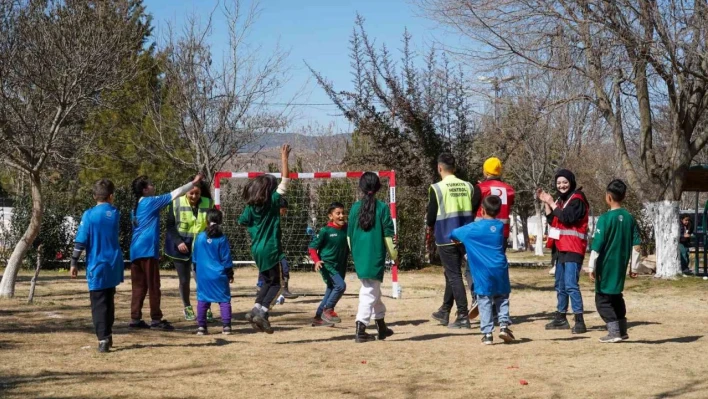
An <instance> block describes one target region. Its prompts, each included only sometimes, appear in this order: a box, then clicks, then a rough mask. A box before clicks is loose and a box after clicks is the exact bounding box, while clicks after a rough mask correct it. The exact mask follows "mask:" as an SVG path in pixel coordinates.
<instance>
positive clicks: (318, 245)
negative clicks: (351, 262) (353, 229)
mask: <svg viewBox="0 0 708 399" xmlns="http://www.w3.org/2000/svg"><path fill="white" fill-rule="evenodd" d="M310 248H312V249H315V250H317V254H318V255H319V257H320V260H321V261H322V263H323V265H324V267H323V268H322V269H320V274H322V279H323V280H324V282H325V283H329V278H328V276H332V275H334V274H339V275H340V276H341V277H342V278H344V276H345V275H346V274H347V260H348V259H349V244H347V226H342V227H341V228H337V227H336V226H334V225H332V224H328V225H327V226H325V227H323V228H321V229H320V231H319V233H317V235H316V236H315V238H314V239H313V240H312V242H310Z"/></svg>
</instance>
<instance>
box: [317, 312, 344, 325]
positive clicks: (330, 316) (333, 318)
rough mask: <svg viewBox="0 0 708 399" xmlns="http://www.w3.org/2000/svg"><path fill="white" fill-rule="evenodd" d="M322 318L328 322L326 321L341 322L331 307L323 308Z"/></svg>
mask: <svg viewBox="0 0 708 399" xmlns="http://www.w3.org/2000/svg"><path fill="white" fill-rule="evenodd" d="M322 320H324V321H326V322H328V323H333V324H334V323H341V322H342V319H340V318H339V317H337V314H336V313H334V310H332V309H325V310H324V313H322Z"/></svg>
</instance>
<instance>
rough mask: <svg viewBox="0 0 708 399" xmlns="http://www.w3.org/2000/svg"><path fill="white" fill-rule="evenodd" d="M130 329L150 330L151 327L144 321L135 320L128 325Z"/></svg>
mask: <svg viewBox="0 0 708 399" xmlns="http://www.w3.org/2000/svg"><path fill="white" fill-rule="evenodd" d="M128 327H130V328H150V325H149V324H148V323H146V322H145V321H143V320H133V321H131V322H130V324H128Z"/></svg>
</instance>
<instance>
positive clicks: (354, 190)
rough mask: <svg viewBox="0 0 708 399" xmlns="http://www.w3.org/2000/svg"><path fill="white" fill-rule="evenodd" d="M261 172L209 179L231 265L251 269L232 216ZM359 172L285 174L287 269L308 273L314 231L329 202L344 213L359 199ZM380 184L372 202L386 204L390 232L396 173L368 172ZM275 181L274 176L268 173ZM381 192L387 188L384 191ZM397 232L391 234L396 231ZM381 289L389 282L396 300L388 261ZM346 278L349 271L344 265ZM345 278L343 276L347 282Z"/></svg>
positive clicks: (246, 241) (245, 241)
mask: <svg viewBox="0 0 708 399" xmlns="http://www.w3.org/2000/svg"><path fill="white" fill-rule="evenodd" d="M264 173H265V172H219V173H217V174H216V175H215V176H214V204H215V206H216V207H217V208H218V209H221V211H222V212H223V213H224V224H223V227H224V232H225V233H226V234H227V236H228V237H229V241H230V243H231V256H232V257H233V260H234V264H235V265H237V266H238V265H253V264H254V262H253V258H252V257H251V251H250V246H251V241H250V238H249V237H248V233H247V232H246V229H245V228H244V227H243V226H239V225H238V217H239V215H241V212H243V209H244V206H245V204H244V202H243V200H242V199H241V193H242V191H243V188H244V186H245V185H246V184H247V183H248V181H249V180H250V179H253V178H255V177H257V176H259V175H262V174H264ZM363 173H364V172H316V173H298V172H292V173H290V179H291V181H290V185H289V187H288V192H287V194H286V195H285V196H284V197H285V199H286V200H287V213H285V215H284V216H282V217H281V229H282V232H283V237H282V244H283V251H284V252H285V255H286V257H287V260H288V263H289V264H290V268H291V270H304V271H307V270H313V264H312V260H311V259H310V257H309V254H308V245H309V243H310V241H312V239H313V238H314V235H315V234H316V233H317V231H318V230H319V228H321V227H323V226H325V225H326V224H327V222H328V218H327V208H328V207H329V205H330V204H331V203H332V202H335V201H337V202H341V203H342V204H344V207H345V210H346V211H347V212H348V211H349V209H351V206H352V204H353V203H354V202H356V201H357V200H358V199H359V198H360V195H359V190H358V182H359V178H360V177H361V175H362V174H363ZM374 173H376V174H377V175H378V176H379V178H380V179H381V185H382V187H383V188H382V189H381V190H380V191H379V192H378V194H377V197H378V198H379V199H380V200H382V201H384V202H386V203H387V204H389V207H390V210H391V217H392V218H393V226H394V229H397V223H396V172H395V171H393V170H385V171H379V172H374ZM269 174H271V175H273V176H275V177H276V178H278V179H279V178H280V173H269ZM386 188H387V189H386ZM396 231H397V230H396ZM386 265H387V266H386V273H387V275H390V280H389V279H388V278H384V287H386V286H387V285H388V281H390V282H391V286H390V287H391V296H392V297H394V298H398V297H399V296H400V285H399V284H398V265H397V264H396V263H395V262H393V261H391V260H390V259H389V260H387V262H386ZM349 266H350V267H349V273H353V272H354V268H353V264H352V263H351V260H350V265H349ZM347 279H349V277H347Z"/></svg>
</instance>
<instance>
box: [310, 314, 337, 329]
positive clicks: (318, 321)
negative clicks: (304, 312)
mask: <svg viewBox="0 0 708 399" xmlns="http://www.w3.org/2000/svg"><path fill="white" fill-rule="evenodd" d="M333 325H334V323H330V322H327V321H324V320H322V317H316V316H315V317H314V318H312V327H332V326H333Z"/></svg>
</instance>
